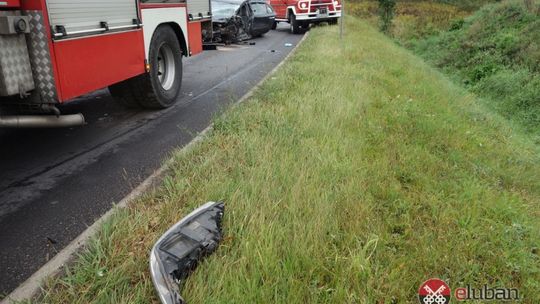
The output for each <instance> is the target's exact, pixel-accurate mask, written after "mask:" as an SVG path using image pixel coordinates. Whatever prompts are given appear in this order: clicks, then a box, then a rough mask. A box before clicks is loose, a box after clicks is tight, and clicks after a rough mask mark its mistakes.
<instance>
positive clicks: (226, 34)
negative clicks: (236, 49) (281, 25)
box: [211, 0, 276, 44]
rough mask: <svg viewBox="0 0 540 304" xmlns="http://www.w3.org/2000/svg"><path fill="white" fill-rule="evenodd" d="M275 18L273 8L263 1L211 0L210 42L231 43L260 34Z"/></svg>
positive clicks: (266, 30)
mask: <svg viewBox="0 0 540 304" xmlns="http://www.w3.org/2000/svg"><path fill="white" fill-rule="evenodd" d="M275 19H276V13H275V12H274V9H273V8H272V7H271V6H270V5H269V4H267V3H266V2H265V1H260V0H212V27H213V35H212V38H211V40H212V41H211V42H213V43H224V44H231V43H237V42H240V41H244V40H248V39H250V38H253V37H259V36H262V35H264V34H265V33H267V32H268V31H270V29H272V26H273V25H274V23H275Z"/></svg>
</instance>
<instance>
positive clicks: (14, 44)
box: [0, 11, 34, 96]
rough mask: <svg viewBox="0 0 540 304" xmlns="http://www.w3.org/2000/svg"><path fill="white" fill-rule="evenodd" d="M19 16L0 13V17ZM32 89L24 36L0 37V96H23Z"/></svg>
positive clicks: (16, 13)
mask: <svg viewBox="0 0 540 304" xmlns="http://www.w3.org/2000/svg"><path fill="white" fill-rule="evenodd" d="M8 15H9V16H14V15H20V13H19V12H16V11H0V16H8ZM32 89H34V79H33V78H32V70H31V67H30V58H29V56H28V49H27V47H26V40H25V37H24V34H19V35H0V96H11V95H17V94H24V93H26V92H28V91H30V90H32Z"/></svg>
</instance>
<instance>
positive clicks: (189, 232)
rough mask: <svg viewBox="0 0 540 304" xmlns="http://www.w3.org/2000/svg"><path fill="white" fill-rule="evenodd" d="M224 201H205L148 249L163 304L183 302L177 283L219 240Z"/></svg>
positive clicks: (211, 250) (179, 303)
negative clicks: (150, 249) (150, 250)
mask: <svg viewBox="0 0 540 304" xmlns="http://www.w3.org/2000/svg"><path fill="white" fill-rule="evenodd" d="M224 209H225V206H224V204H223V203H215V202H208V203H206V204H204V205H203V206H201V207H199V208H197V209H196V210H195V211H193V212H191V213H190V214H189V215H188V216H186V217H185V218H183V219H182V220H180V221H179V222H178V223H176V224H175V225H174V226H173V227H172V228H170V229H169V230H168V231H167V232H166V233H165V234H164V235H163V236H161V237H160V238H159V240H158V241H157V242H156V244H155V245H154V247H153V248H152V252H151V253H150V272H151V275H152V282H153V283H154V287H155V289H156V292H157V293H158V296H159V299H160V300H161V303H163V304H183V303H185V301H184V299H183V298H182V296H181V295H180V287H179V286H180V284H181V283H182V282H183V281H184V280H185V279H186V278H187V277H188V275H189V274H190V273H191V272H192V271H193V270H195V268H196V267H197V265H198V264H199V261H200V260H201V259H202V258H204V257H205V256H207V255H209V254H211V253H213V252H214V251H215V250H216V249H217V247H218V244H219V242H220V241H221V240H222V238H223V235H222V227H221V221H222V219H223V212H224Z"/></svg>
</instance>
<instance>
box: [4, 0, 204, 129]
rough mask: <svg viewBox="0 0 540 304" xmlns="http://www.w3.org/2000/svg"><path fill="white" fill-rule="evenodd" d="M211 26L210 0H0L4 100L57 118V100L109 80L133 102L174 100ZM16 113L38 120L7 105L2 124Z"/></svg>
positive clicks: (154, 104) (160, 104)
mask: <svg viewBox="0 0 540 304" xmlns="http://www.w3.org/2000/svg"><path fill="white" fill-rule="evenodd" d="M208 30H209V31H210V32H211V9H210V0H0V107H3V106H6V105H15V106H16V108H17V109H19V110H20V111H23V112H25V113H32V114H44V113H53V114H56V117H57V118H58V119H57V120H54V121H60V118H61V117H59V114H60V113H59V110H58V108H57V105H59V104H62V103H65V102H67V101H69V100H71V99H73V98H75V97H78V96H81V95H83V94H86V93H89V92H91V91H95V90H97V89H101V88H106V87H109V89H110V91H111V94H112V95H113V97H114V98H115V99H117V100H118V101H120V102H121V103H123V104H125V105H126V106H129V107H145V108H154V109H159V108H166V107H169V106H171V105H172V104H173V103H174V102H175V101H176V99H177V97H178V95H179V93H180V88H181V82H182V56H192V55H196V54H198V53H200V52H202V49H203V45H202V35H203V32H204V31H208ZM0 111H2V110H1V108H0ZM13 118H17V119H16V123H17V125H16V126H21V125H22V126H24V125H25V122H26V123H27V124H28V125H31V126H39V123H36V121H35V120H32V119H31V117H30V116H25V118H26V119H30V121H25V120H24V119H21V117H18V116H17V117H11V120H6V119H5V115H4V116H3V115H2V112H0V126H15V125H13V124H14V123H15V122H14V120H13ZM34 118H35V117H34ZM41 118H42V117H41ZM42 121H43V120H42ZM60 124H61V123H60ZM67 124H69V123H67ZM52 126H54V125H52Z"/></svg>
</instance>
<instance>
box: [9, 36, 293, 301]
mask: <svg viewBox="0 0 540 304" xmlns="http://www.w3.org/2000/svg"><path fill="white" fill-rule="evenodd" d="M300 39H301V36H300V35H292V34H289V32H288V27H285V26H280V27H278V29H277V30H276V31H271V32H270V33H268V34H267V35H265V36H264V37H263V38H259V39H254V40H252V42H255V43H256V44H255V45H248V44H247V45H234V46H228V47H221V48H220V49H219V50H217V51H205V52H203V53H202V54H200V55H198V56H195V57H192V58H189V59H185V60H184V80H183V88H182V92H183V93H182V94H183V95H182V96H181V97H180V98H179V100H178V103H177V104H176V105H175V106H174V107H172V108H170V109H167V110H164V111H158V112H152V111H143V110H127V109H124V108H122V107H121V106H118V105H116V104H115V103H114V101H113V100H112V99H111V96H110V95H109V93H108V91H107V90H101V91H97V92H94V93H92V94H89V95H87V96H84V97H82V98H79V99H77V100H75V101H73V102H71V103H69V104H66V105H65V106H64V107H63V109H62V111H63V112H64V113H79V112H80V113H83V114H84V115H85V117H86V119H87V122H88V124H87V125H86V126H84V127H78V128H71V129H40V130H8V129H2V130H0V146H1V149H0V248H1V252H0V273H1V274H2V275H1V276H0V295H1V294H4V295H5V294H8V293H9V292H11V291H12V290H13V289H15V288H16V287H17V286H18V285H19V284H20V283H22V282H24V281H25V280H26V279H27V278H28V277H30V275H32V273H34V272H35V271H36V270H38V269H39V268H40V267H41V266H42V265H43V264H45V263H46V262H47V261H48V260H49V259H51V258H52V257H53V256H54V255H55V254H56V253H57V252H58V251H60V250H62V248H64V246H66V245H67V244H69V243H70V242H71V241H72V240H73V239H74V238H75V237H77V236H78V235H79V234H80V233H81V232H83V231H84V230H85V229H86V228H87V227H88V226H90V225H91V224H92V223H93V222H94V221H95V220H96V219H98V218H99V217H100V216H101V215H103V214H104V213H105V212H107V211H108V210H109V209H110V208H111V206H112V205H113V204H114V203H115V202H119V201H120V200H121V199H122V198H123V197H124V196H126V195H127V194H128V193H129V192H130V191H131V190H132V189H134V188H135V187H136V186H137V185H138V184H139V183H140V182H142V181H143V180H144V179H146V177H148V176H149V175H151V174H152V173H153V172H154V170H156V169H157V168H159V166H160V165H161V164H162V163H163V161H164V160H165V159H166V158H167V156H168V155H170V153H171V151H172V150H174V149H176V148H178V147H182V146H184V145H186V144H187V143H189V142H190V141H191V140H192V139H193V138H194V137H195V136H196V135H197V134H198V133H199V132H200V131H202V130H204V129H205V128H206V127H207V126H208V125H209V124H210V122H211V120H212V118H213V117H215V116H216V115H217V114H219V113H220V112H222V111H224V110H225V109H226V108H227V106H229V105H230V104H231V103H233V102H235V101H236V100H238V99H239V97H241V96H242V95H244V94H245V93H246V92H248V91H249V89H251V88H252V87H253V86H254V85H255V84H256V83H257V82H259V81H260V80H261V79H262V78H263V77H264V76H265V75H266V74H267V73H268V72H269V71H270V70H271V69H272V68H273V67H275V66H276V65H277V64H278V63H279V62H281V61H282V60H283V59H284V57H285V56H286V55H287V54H288V53H289V52H290V51H291V50H292V47H287V46H285V44H286V43H292V45H293V46H294V45H296V44H297V43H298V42H299V40H300ZM0 298H1V296H0Z"/></svg>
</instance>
